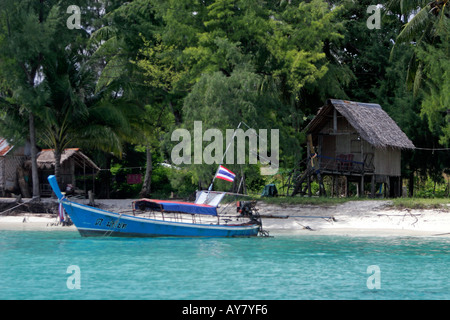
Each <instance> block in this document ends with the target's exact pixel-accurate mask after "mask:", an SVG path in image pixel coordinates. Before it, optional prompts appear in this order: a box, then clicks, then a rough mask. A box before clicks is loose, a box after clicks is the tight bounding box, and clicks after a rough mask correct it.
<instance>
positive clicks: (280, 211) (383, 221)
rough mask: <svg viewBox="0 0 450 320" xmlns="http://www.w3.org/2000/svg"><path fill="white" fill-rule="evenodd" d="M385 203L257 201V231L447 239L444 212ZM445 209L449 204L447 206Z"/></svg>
mask: <svg viewBox="0 0 450 320" xmlns="http://www.w3.org/2000/svg"><path fill="white" fill-rule="evenodd" d="M131 201H132V200H96V204H97V205H99V206H100V208H102V209H105V210H110V211H116V212H123V211H124V210H129V209H131ZM390 203H391V202H390V201H389V200H366V201H349V202H346V203H343V204H338V205H332V206H315V205H283V206H280V205H269V204H265V203H263V202H259V203H258V205H257V207H258V208H259V212H260V214H261V216H262V217H263V219H262V221H263V227H264V229H266V230H268V231H269V232H270V234H271V235H275V236H276V235H282V234H298V235H303V234H308V235H312V234H344V235H350V236H352V235H354V236H363V235H367V236H391V235H395V236H396V235H399V236H450V210H448V209H447V210H444V209H429V210H428V209H427V210H419V209H403V210H398V209H392V207H390ZM448 206H450V205H448ZM0 230H46V231H53V230H60V231H75V230H76V229H75V227H74V226H70V227H66V226H64V227H63V226H61V225H57V218H56V215H55V214H48V213H45V214H44V213H43V214H35V213H23V214H17V215H5V214H3V215H0Z"/></svg>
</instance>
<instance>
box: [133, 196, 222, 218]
mask: <svg viewBox="0 0 450 320" xmlns="http://www.w3.org/2000/svg"><path fill="white" fill-rule="evenodd" d="M133 207H134V209H141V210H143V209H145V208H148V209H152V210H157V211H164V212H181V213H191V214H205V215H210V216H217V210H216V207H214V206H210V205H207V204H198V203H190V202H181V201H170V200H154V199H140V200H137V201H134V202H133Z"/></svg>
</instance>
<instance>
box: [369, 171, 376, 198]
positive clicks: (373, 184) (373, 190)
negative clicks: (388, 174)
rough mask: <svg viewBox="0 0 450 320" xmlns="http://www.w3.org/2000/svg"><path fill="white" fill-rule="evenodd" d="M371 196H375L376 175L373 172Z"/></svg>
mask: <svg viewBox="0 0 450 320" xmlns="http://www.w3.org/2000/svg"><path fill="white" fill-rule="evenodd" d="M370 197H371V198H375V175H374V174H372V180H371V181H370Z"/></svg>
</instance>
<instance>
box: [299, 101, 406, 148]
mask: <svg viewBox="0 0 450 320" xmlns="http://www.w3.org/2000/svg"><path fill="white" fill-rule="evenodd" d="M333 108H335V109H336V110H337V111H338V112H339V113H340V114H341V115H342V116H344V117H345V118H346V119H347V121H348V122H349V123H350V124H351V125H352V127H353V128H355V130H356V131H357V132H358V133H359V135H360V136H361V137H362V138H363V139H364V140H366V141H367V142H369V143H370V144H371V145H373V146H375V147H377V148H386V147H392V148H400V149H414V148H415V147H414V144H413V143H412V142H411V140H409V138H408V137H407V136H406V134H405V133H404V132H403V131H402V130H401V129H400V128H399V126H398V125H397V123H396V122H395V121H394V120H393V119H392V118H391V117H389V115H388V114H387V113H386V111H384V110H383V109H382V108H381V106H380V105H379V104H375V103H362V102H354V101H347V100H337V99H329V100H327V103H326V105H325V106H323V107H322V108H321V109H320V110H319V112H318V113H317V115H316V117H315V118H314V119H313V120H311V122H310V123H309V124H308V126H307V127H306V128H305V131H306V132H308V133H313V132H318V131H320V129H321V128H322V126H323V125H324V124H325V122H326V121H328V120H329V117H327V116H329V115H330V113H331V112H332V111H333Z"/></svg>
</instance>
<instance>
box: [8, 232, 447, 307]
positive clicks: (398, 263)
mask: <svg viewBox="0 0 450 320" xmlns="http://www.w3.org/2000/svg"><path fill="white" fill-rule="evenodd" d="M70 266H77V267H78V268H79V269H78V271H73V269H70V268H69V267H70ZM369 266H377V268H378V270H379V271H380V273H373V271H372V270H373V269H370V268H369V273H368V267H369ZM68 268H69V273H68ZM449 269H450V239H449V238H438V237H436V238H414V237H408V238H406V237H349V236H315V235H310V236H309V235H308V236H276V237H274V238H243V239H177V238H148V239H121V238H81V237H80V236H79V235H78V233H77V232H67V231H63V232H58V231H46V232H43V231H27V232H24V231H20V232H19V231H0V299H177V300H178V299H220V300H224V299H226V300H228V299H235V300H236V299H238V300H240V299H258V300H265V299H275V300H277V299H450V281H449V279H450V276H449V271H450V270H449ZM75 276H79V277H78V278H75ZM375 277H376V279H377V280H378V284H379V286H375V288H374V286H373V284H374V283H376V282H374V281H373V280H374V279H375ZM68 279H69V281H68ZM74 279H75V280H74ZM368 279H369V281H368ZM68 282H69V285H68ZM368 282H369V283H370V284H372V286H371V285H369V286H368ZM70 284H79V285H80V289H76V288H75V289H69V287H70ZM72 287H73V286H72ZM369 287H372V289H370V288H369Z"/></svg>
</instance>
